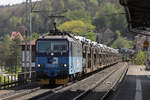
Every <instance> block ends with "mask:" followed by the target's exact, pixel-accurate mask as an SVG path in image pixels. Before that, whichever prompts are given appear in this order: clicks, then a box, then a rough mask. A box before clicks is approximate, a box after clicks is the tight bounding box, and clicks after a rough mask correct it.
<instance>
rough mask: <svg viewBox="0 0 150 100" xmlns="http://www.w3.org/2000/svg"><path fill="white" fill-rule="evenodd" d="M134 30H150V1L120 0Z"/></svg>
mask: <svg viewBox="0 0 150 100" xmlns="http://www.w3.org/2000/svg"><path fill="white" fill-rule="evenodd" d="M120 4H121V5H123V6H124V7H125V11H126V13H127V21H128V24H129V26H130V27H132V28H143V29H145V28H150V0H120Z"/></svg>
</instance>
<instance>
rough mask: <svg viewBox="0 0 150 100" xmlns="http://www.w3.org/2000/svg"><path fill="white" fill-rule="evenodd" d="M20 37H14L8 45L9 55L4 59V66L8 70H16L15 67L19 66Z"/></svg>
mask: <svg viewBox="0 0 150 100" xmlns="http://www.w3.org/2000/svg"><path fill="white" fill-rule="evenodd" d="M20 43H21V41H20V39H19V37H15V39H14V40H12V41H11V43H10V46H9V49H10V51H9V55H8V58H7V60H6V67H7V68H8V71H9V72H13V71H17V68H18V67H20V60H21V47H20Z"/></svg>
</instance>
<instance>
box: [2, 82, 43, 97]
mask: <svg viewBox="0 0 150 100" xmlns="http://www.w3.org/2000/svg"><path fill="white" fill-rule="evenodd" d="M38 89H40V87H39V85H38V84H37V83H36V82H34V83H32V84H27V85H22V86H18V87H13V88H9V89H7V90H1V92H2V91H7V92H6V93H3V94H0V100H9V98H15V97H18V96H20V94H22V95H25V94H27V93H29V92H32V91H36V90H38Z"/></svg>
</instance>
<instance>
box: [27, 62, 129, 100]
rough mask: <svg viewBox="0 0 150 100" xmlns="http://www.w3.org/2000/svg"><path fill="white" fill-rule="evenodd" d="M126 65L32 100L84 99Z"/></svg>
mask: <svg viewBox="0 0 150 100" xmlns="http://www.w3.org/2000/svg"><path fill="white" fill-rule="evenodd" d="M125 65H127V64H124V63H119V64H117V65H113V66H112V67H109V68H107V69H105V70H103V71H100V72H98V73H96V74H94V75H92V76H90V77H87V78H85V79H83V80H81V81H78V82H76V83H74V84H71V85H69V86H66V87H64V88H61V89H59V90H54V91H52V92H51V93H49V94H46V95H44V94H43V95H42V96H39V97H38V98H34V97H33V98H31V99H30V100H80V99H81V98H82V97H85V96H86V95H87V94H88V93H90V92H91V91H92V90H93V89H95V88H96V87H97V86H98V85H100V84H102V83H103V82H105V80H106V79H108V78H109V76H111V75H113V74H114V73H115V72H116V71H118V70H119V69H123V68H125ZM122 66H124V67H122ZM108 73H109V74H108ZM90 100H91V99H90ZM92 100H93V99H92Z"/></svg>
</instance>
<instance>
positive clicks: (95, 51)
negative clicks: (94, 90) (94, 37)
mask: <svg viewBox="0 0 150 100" xmlns="http://www.w3.org/2000/svg"><path fill="white" fill-rule="evenodd" d="M119 57H120V56H119V53H118V50H116V49H113V48H110V47H107V46H106V45H103V44H98V43H97V42H93V41H91V40H89V39H86V38H84V37H81V36H73V35H72V34H69V33H66V32H60V31H53V32H52V33H51V34H49V35H45V36H42V37H40V38H39V39H37V41H36V66H35V69H36V72H37V77H38V81H39V83H40V84H42V85H46V84H66V83H67V82H68V81H71V80H74V79H76V78H78V77H81V76H82V75H85V74H87V73H91V72H93V71H96V70H98V69H100V68H104V67H107V66H109V65H112V64H115V63H118V62H119V61H120V58H119Z"/></svg>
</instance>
